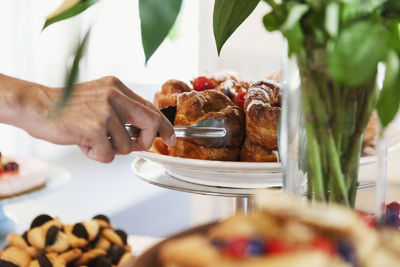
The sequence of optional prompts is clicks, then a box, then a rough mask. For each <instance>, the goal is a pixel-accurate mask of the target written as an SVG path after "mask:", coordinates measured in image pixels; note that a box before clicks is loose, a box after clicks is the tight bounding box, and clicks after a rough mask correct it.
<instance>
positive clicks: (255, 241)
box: [246, 238, 265, 255]
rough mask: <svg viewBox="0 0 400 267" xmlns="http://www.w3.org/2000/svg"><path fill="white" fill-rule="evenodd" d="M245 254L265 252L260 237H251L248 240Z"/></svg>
mask: <svg viewBox="0 0 400 267" xmlns="http://www.w3.org/2000/svg"><path fill="white" fill-rule="evenodd" d="M246 252H247V254H249V255H262V254H264V253H265V243H264V241H263V240H262V239H259V238H252V239H250V241H249V246H248V248H247V251H246Z"/></svg>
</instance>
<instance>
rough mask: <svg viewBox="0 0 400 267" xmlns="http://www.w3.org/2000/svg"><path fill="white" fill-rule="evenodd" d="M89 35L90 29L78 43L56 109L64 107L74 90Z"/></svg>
mask: <svg viewBox="0 0 400 267" xmlns="http://www.w3.org/2000/svg"><path fill="white" fill-rule="evenodd" d="M89 35H90V29H89V30H88V31H87V33H86V35H85V37H84V38H83V39H82V41H81V42H80V43H79V45H78V47H77V49H76V52H75V57H74V62H73V63H72V67H71V69H70V70H69V72H68V73H67V77H66V80H65V85H64V91H63V94H62V96H61V99H60V101H59V102H58V105H57V107H58V109H61V108H63V107H64V106H65V104H66V103H67V101H68V99H69V97H70V96H71V94H72V92H73V90H74V86H75V83H76V82H77V80H78V77H79V63H80V62H81V59H82V57H83V55H84V54H85V49H86V44H87V42H88V40H89Z"/></svg>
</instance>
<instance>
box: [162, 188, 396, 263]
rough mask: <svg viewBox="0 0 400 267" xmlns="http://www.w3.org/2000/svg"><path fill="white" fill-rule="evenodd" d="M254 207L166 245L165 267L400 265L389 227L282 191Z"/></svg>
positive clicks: (264, 197) (260, 197) (260, 199)
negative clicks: (309, 202)
mask: <svg viewBox="0 0 400 267" xmlns="http://www.w3.org/2000/svg"><path fill="white" fill-rule="evenodd" d="M257 202H258V203H259V205H260V208H261V209H260V211H258V212H256V213H253V214H248V215H247V216H245V215H240V214H238V215H235V216H232V217H229V218H228V219H225V220H223V221H222V222H220V223H218V224H216V225H215V226H213V227H211V228H210V230H209V231H208V233H206V234H192V235H187V236H184V237H180V238H176V239H171V240H169V241H167V242H165V243H164V244H163V245H162V247H161V249H160V252H159V258H160V261H161V262H162V263H163V266H165V267H169V266H176V267H193V266H196V267H214V266H215V267H216V266H227V267H228V266H229V267H258V266H260V267H261V266H263V267H269V266H271V267H272V266H273V267H280V266H282V267H286V266H296V267H297V266H319V267H346V266H347V267H350V266H359V267H378V266H400V253H399V252H400V231H399V230H396V229H395V228H392V226H382V227H379V228H377V227H376V224H375V225H373V226H371V225H370V224H369V223H367V222H366V221H365V220H364V217H363V215H362V214H358V213H357V212H355V211H352V210H350V209H347V208H345V207H342V206H337V205H334V204H330V205H326V204H319V203H317V204H315V203H313V204H304V203H302V201H301V199H298V198H296V197H292V196H289V195H285V194H283V193H281V192H277V193H274V192H270V193H266V194H261V195H258V197H257ZM399 206H400V205H398V207H397V208H396V209H397V211H396V212H397V213H396V216H397V217H398V216H399V213H398V212H399V210H400V208H399ZM397 227H398V225H397Z"/></svg>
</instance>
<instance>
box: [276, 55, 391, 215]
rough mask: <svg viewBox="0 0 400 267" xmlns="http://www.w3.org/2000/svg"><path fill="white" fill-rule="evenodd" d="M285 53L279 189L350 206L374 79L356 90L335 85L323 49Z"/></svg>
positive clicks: (372, 101) (375, 86)
mask: <svg viewBox="0 0 400 267" xmlns="http://www.w3.org/2000/svg"><path fill="white" fill-rule="evenodd" d="M286 51H287V50H286ZM286 51H285V56H284V60H283V68H282V84H283V95H282V112H281V125H280V133H279V136H280V142H279V145H280V153H281V158H282V164H283V167H284V187H285V189H286V190H287V191H289V192H292V193H294V194H296V195H300V196H307V197H308V198H309V199H315V200H317V201H325V202H336V203H341V204H344V205H347V206H350V207H354V205H355V198H356V193H357V187H358V185H359V183H358V169H359V162H360V155H361V149H362V144H363V137H364V133H365V129H366V127H367V124H368V122H369V120H370V117H371V114H372V111H373V108H374V105H375V101H376V95H377V90H378V88H379V86H378V83H377V81H376V80H371V81H370V82H368V83H366V84H364V85H363V86H358V87H357V88H349V87H345V86H341V85H338V84H335V83H334V82H333V81H332V80H331V78H330V76H329V74H328V71H327V70H328V66H327V60H326V59H325V58H324V50H323V49H317V48H316V49H310V50H309V51H307V57H304V56H303V57H302V58H300V57H296V56H291V57H288V56H287V53H286ZM384 161H385V160H384ZM381 198H382V197H381Z"/></svg>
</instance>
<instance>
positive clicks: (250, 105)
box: [246, 99, 270, 112]
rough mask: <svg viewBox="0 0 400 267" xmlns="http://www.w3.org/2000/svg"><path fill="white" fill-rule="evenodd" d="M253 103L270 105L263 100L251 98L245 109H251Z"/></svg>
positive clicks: (264, 105)
mask: <svg viewBox="0 0 400 267" xmlns="http://www.w3.org/2000/svg"><path fill="white" fill-rule="evenodd" d="M254 105H261V106H263V107H268V106H270V104H268V103H265V102H264V101H261V100H258V99H253V100H252V101H251V102H250V103H249V104H248V105H247V109H246V111H247V112H249V111H250V109H251V108H252V107H253V106H254Z"/></svg>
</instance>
